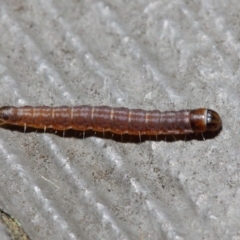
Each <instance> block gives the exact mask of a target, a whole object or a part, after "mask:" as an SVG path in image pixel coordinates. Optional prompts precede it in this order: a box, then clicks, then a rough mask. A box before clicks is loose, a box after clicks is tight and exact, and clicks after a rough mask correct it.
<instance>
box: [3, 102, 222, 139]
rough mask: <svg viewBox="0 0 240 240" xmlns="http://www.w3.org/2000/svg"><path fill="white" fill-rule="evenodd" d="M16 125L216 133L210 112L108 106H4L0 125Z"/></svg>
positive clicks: (149, 132)
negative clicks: (162, 110)
mask: <svg viewBox="0 0 240 240" xmlns="http://www.w3.org/2000/svg"><path fill="white" fill-rule="evenodd" d="M2 124H8V125H17V126H24V128H26V127H32V128H36V129H44V130H46V129H48V128H52V129H55V130H63V131H64V130H67V129H74V130H80V131H86V130H93V131H96V132H107V131H109V132H112V133H114V134H129V135H139V136H140V135H149V136H150V135H161V134H163V135H170V134H171V135H176V134H189V133H198V132H206V131H218V130H219V129H220V128H221V126H222V121H221V118H220V117H219V115H218V114H217V113H216V112H215V111H213V110H210V109H206V108H199V109H194V110H181V111H166V112H160V111H158V110H153V111H145V110H141V109H128V108H123V107H121V108H111V107H108V106H98V107H92V106H88V105H83V106H75V107H67V106H61V107H47V106H37V107H32V106H23V107H13V106H5V107H1V108H0V125H2Z"/></svg>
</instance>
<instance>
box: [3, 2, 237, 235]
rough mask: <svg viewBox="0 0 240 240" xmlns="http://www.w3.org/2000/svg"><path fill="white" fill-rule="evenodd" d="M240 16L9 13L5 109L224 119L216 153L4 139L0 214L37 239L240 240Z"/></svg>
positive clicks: (19, 9)
mask: <svg viewBox="0 0 240 240" xmlns="http://www.w3.org/2000/svg"><path fill="white" fill-rule="evenodd" d="M239 10H240V3H239V2H238V1H226V0H222V1H207V0H203V1H174V0H173V1H171V0H170V1H169V0H168V1H147V0H145V1H144V0H142V1H130V2H125V1H120V0H116V1H74V0H69V1H63V0H58V1H53V0H48V1H45V0H39V1H13V0H8V1H7V0H2V1H0V11H1V12H0V22H1V24H0V36H1V37H0V100H1V106H6V105H15V106H23V105H50V106H61V105H71V106H73V105H84V104H89V105H109V106H112V107H128V108H142V109H146V110H153V109H159V110H161V111H166V110H180V109H194V108H198V107H208V108H211V109H215V110H217V111H218V112H219V114H220V116H221V117H222V120H223V131H222V132H221V133H220V135H219V136H217V137H216V138H214V139H212V140H206V141H196V140H193V141H188V142H185V141H174V139H173V142H165V141H159V142H154V141H153V142H148V141H146V142H143V143H141V144H135V143H121V142H116V141H113V140H111V139H100V138H94V137H91V138H87V139H83V140H82V139H79V138H78V137H76V138H75V137H74V136H73V137H71V138H67V137H65V138H63V137H60V136H58V135H55V134H50V133H47V134H43V133H36V132H30V133H26V134H24V133H23V132H19V131H13V132H12V131H9V130H6V129H0V134H1V138H0V160H1V168H0V190H1V194H0V207H1V208H2V209H3V210H4V211H5V212H7V213H8V214H10V215H12V216H13V217H14V218H16V219H17V220H18V221H19V222H20V224H21V225H22V226H23V228H24V229H25V231H26V232H27V234H28V235H29V236H30V237H31V238H32V239H219V238H221V239H237V238H238V237H239V227H240V223H239V212H238V209H239V203H240V193H239V190H238V189H239V186H240V183H239V156H240V152H239V139H238V136H239V134H237V133H238V131H239V130H238V126H239V119H240V116H239V109H240V99H239V98H240V93H239V90H240V86H239V79H240V76H239V75H240V71H239V48H240V45H239V35H240V29H239V28H240V27H239V18H238V15H239ZM1 230H2V228H1ZM2 231H3V233H2V235H4V231H5V230H4V229H3V230H2Z"/></svg>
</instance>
